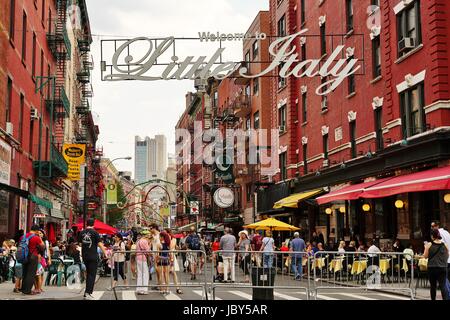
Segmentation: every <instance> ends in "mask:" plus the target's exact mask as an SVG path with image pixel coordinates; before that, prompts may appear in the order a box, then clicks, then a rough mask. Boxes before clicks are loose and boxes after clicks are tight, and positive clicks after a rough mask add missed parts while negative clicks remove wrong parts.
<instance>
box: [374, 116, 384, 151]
mask: <svg viewBox="0 0 450 320" xmlns="http://www.w3.org/2000/svg"><path fill="white" fill-rule="evenodd" d="M375 133H376V134H377V140H376V147H377V151H380V150H383V149H384V141H383V110H382V109H381V108H377V109H375Z"/></svg>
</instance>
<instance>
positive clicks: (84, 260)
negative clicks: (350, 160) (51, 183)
mask: <svg viewBox="0 0 450 320" xmlns="http://www.w3.org/2000/svg"><path fill="white" fill-rule="evenodd" d="M431 227H432V230H431V240H432V241H431V242H430V243H427V242H426V243H425V246H424V248H423V251H422V252H423V253H420V254H415V252H414V250H413V247H412V245H411V244H406V246H403V244H402V242H401V241H400V240H399V239H395V240H394V241H393V242H392V243H388V244H386V245H384V246H381V248H380V244H379V243H378V242H377V241H376V240H369V241H368V242H367V243H365V242H363V241H349V242H345V241H339V242H338V243H335V242H334V241H329V242H328V243H325V238H324V236H323V234H321V233H320V232H319V233H315V232H314V233H313V234H312V236H311V237H310V241H305V240H304V239H303V236H302V235H301V234H300V233H299V232H296V233H294V235H293V238H292V239H286V240H285V241H284V242H280V241H279V238H278V245H276V242H277V241H275V239H274V237H273V233H272V232H271V231H269V230H267V231H265V232H254V231H252V232H251V233H249V231H247V230H242V231H240V232H239V233H238V236H237V237H236V236H235V233H234V231H233V230H232V229H231V228H225V230H224V232H223V235H221V236H216V237H213V238H207V237H205V235H204V234H203V235H202V234H199V233H198V232H197V230H196V229H195V228H194V227H192V228H191V229H190V232H189V233H188V232H183V233H182V234H178V235H177V236H175V235H174V234H173V232H172V230H170V229H160V227H159V226H158V225H156V224H153V225H151V226H150V227H149V229H147V230H142V231H141V232H137V231H136V230H134V229H133V230H130V231H129V232H126V233H117V234H115V235H113V236H101V235H100V234H98V232H97V231H95V229H94V220H93V219H89V220H88V221H87V228H86V229H85V230H83V231H81V232H79V233H77V234H75V233H74V234H71V235H70V237H69V238H68V240H67V241H64V242H63V241H61V240H60V239H57V241H56V242H55V243H53V244H51V243H49V241H48V239H47V237H46V234H45V232H44V230H42V229H41V228H40V227H39V226H36V225H35V226H33V227H32V228H31V231H30V232H28V233H27V234H24V232H23V231H20V232H19V233H18V234H17V235H16V236H15V238H14V239H11V240H8V241H5V242H3V245H2V248H1V249H0V261H1V262H2V263H1V268H0V281H1V280H5V279H8V278H11V279H12V280H13V281H14V283H15V287H14V292H15V293H22V294H25V295H38V294H41V293H42V292H43V284H44V273H45V270H48V269H49V268H50V267H51V266H52V263H54V261H55V259H58V258H59V257H60V256H64V257H67V258H70V259H72V260H73V264H74V265H76V266H78V268H79V271H80V273H81V274H82V279H84V280H85V282H86V284H85V285H86V289H85V294H84V298H85V299H87V300H92V299H94V298H93V296H92V294H93V292H94V285H95V281H96V277H97V273H98V272H99V271H100V272H102V273H103V275H108V274H109V273H112V277H113V283H112V287H116V286H117V285H118V283H119V278H120V280H121V281H122V284H121V286H123V287H127V286H128V285H129V279H127V274H131V278H132V280H136V281H137V285H136V293H137V294H138V295H147V294H149V288H150V289H151V290H155V291H159V292H160V293H161V294H163V295H167V294H170V293H171V292H170V287H175V288H176V293H177V294H179V295H181V294H183V292H182V290H181V288H180V281H179V277H178V273H179V272H183V273H188V274H190V280H191V281H195V280H197V276H198V275H199V274H202V272H204V269H205V268H204V267H205V264H206V263H208V262H212V263H213V266H214V269H215V279H214V281H220V282H231V283H234V282H235V281H236V267H238V268H240V270H241V271H242V273H243V275H244V282H246V283H250V272H251V268H252V267H253V266H256V267H263V268H272V267H281V268H283V269H284V268H287V270H288V272H289V273H291V274H292V275H293V277H294V280H297V281H301V280H302V278H303V277H304V275H305V270H304V268H305V263H304V262H305V259H308V258H312V257H314V256H317V255H320V252H327V253H330V252H334V253H335V254H336V255H345V256H346V257H347V258H346V259H347V260H352V261H353V259H354V258H355V257H357V256H358V254H361V255H364V256H365V257H369V258H371V259H372V260H374V259H377V258H379V254H380V253H382V252H383V253H386V252H395V253H402V254H404V256H405V257H406V259H407V260H408V261H411V259H413V258H426V259H428V275H429V281H430V287H431V289H430V294H431V298H432V299H433V300H435V299H436V291H437V288H438V287H439V289H440V291H441V294H442V297H443V299H447V297H448V288H447V286H448V283H447V284H446V281H448V280H447V279H448V278H450V272H449V271H450V258H449V250H448V248H449V247H450V233H449V232H448V231H447V230H445V229H443V228H441V227H440V225H439V222H433V224H432V225H431ZM24 247H27V253H28V256H27V259H25V260H24V261H21V259H20V258H19V257H18V256H17V255H19V254H22V253H23V250H21V249H23V248H24ZM280 254H281V255H280ZM279 256H281V257H283V259H285V260H283V259H279V258H278V257H279ZM22 260H23V259H22ZM280 260H281V265H280V264H279V262H280ZM21 262H22V263H21ZM180 263H181V265H180ZM153 277H155V279H154V280H153ZM150 281H155V285H154V286H151V285H149V283H150ZM171 283H173V285H172V284H171ZM110 289H111V288H110Z"/></svg>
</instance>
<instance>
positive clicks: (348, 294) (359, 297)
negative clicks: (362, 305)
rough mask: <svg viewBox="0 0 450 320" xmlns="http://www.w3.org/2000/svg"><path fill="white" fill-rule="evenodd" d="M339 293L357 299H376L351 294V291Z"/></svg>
mask: <svg viewBox="0 0 450 320" xmlns="http://www.w3.org/2000/svg"><path fill="white" fill-rule="evenodd" d="M339 295H341V296H346V297H349V298H355V299H357V300H376V299H373V298H369V297H365V296H363V295H361V296H359V295H356V294H351V293H339Z"/></svg>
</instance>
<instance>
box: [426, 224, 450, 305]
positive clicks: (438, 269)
mask: <svg viewBox="0 0 450 320" xmlns="http://www.w3.org/2000/svg"><path fill="white" fill-rule="evenodd" d="M431 240H432V241H431V243H427V244H426V245H425V252H424V254H423V257H424V258H425V259H428V278H429V280H430V295H431V300H436V288H437V286H436V284H437V283H438V284H439V288H440V290H441V294H442V300H447V299H448V292H447V288H446V276H447V261H448V258H449V248H448V247H447V245H446V244H445V243H444V241H442V236H441V235H440V233H439V229H437V228H436V229H433V230H432V231H431Z"/></svg>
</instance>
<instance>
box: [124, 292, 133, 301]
mask: <svg viewBox="0 0 450 320" xmlns="http://www.w3.org/2000/svg"><path fill="white" fill-rule="evenodd" d="M122 299H123V300H127V301H128V300H137V297H136V291H122Z"/></svg>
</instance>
